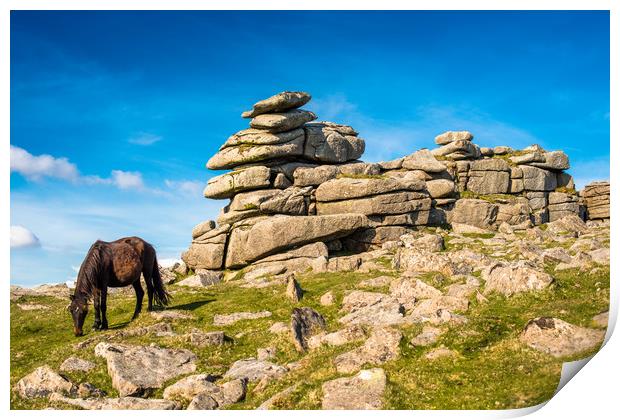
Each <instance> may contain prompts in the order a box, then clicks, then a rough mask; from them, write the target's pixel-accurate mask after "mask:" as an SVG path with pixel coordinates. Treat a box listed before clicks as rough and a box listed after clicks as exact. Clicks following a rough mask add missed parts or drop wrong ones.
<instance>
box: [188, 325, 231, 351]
mask: <svg viewBox="0 0 620 420" xmlns="http://www.w3.org/2000/svg"><path fill="white" fill-rule="evenodd" d="M189 342H190V343H191V344H193V345H194V346H196V347H198V348H204V347H211V346H222V345H224V343H225V342H226V335H225V334H224V331H212V332H204V331H201V330H199V329H197V328H194V329H192V332H190V333H189Z"/></svg>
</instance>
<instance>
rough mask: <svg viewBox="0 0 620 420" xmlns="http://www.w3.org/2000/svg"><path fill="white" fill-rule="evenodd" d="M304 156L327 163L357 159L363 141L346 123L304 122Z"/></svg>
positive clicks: (362, 147)
mask: <svg viewBox="0 0 620 420" xmlns="http://www.w3.org/2000/svg"><path fill="white" fill-rule="evenodd" d="M304 129H305V130H306V144H305V147H304V157H306V158H307V159H310V160H315V161H319V162H327V163H342V162H348V161H350V160H355V159H359V158H360V156H362V154H363V153H364V148H365V142H364V140H362V139H361V138H359V137H357V132H356V131H355V130H353V129H352V128H351V127H349V126H347V125H340V124H335V123H332V122H320V123H312V124H306V126H305V128H304Z"/></svg>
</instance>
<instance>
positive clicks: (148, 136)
mask: <svg viewBox="0 0 620 420" xmlns="http://www.w3.org/2000/svg"><path fill="white" fill-rule="evenodd" d="M162 139H163V137H162V136H158V135H157V134H152V133H145V132H143V131H141V132H139V133H138V134H136V135H135V136H133V137H131V138H130V139H129V143H131V144H138V145H140V146H150V145H151V144H154V143H157V142H158V141H160V140H162Z"/></svg>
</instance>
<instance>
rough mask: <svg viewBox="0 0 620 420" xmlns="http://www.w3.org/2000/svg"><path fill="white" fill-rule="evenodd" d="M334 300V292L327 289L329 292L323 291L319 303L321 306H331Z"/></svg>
mask: <svg viewBox="0 0 620 420" xmlns="http://www.w3.org/2000/svg"><path fill="white" fill-rule="evenodd" d="M335 300H336V297H335V296H334V292H332V291H329V292H326V293H324V294H323V295H322V296H321V298H320V300H319V303H320V304H321V305H322V306H331V305H333V304H334V302H335Z"/></svg>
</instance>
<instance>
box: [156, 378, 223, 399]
mask: <svg viewBox="0 0 620 420" xmlns="http://www.w3.org/2000/svg"><path fill="white" fill-rule="evenodd" d="M215 380H216V377H215V376H212V375H207V374H204V373H201V374H198V375H190V376H186V377H185V378H183V379H181V380H180V381H178V382H175V383H174V384H172V385H170V386H168V387H166V389H164V394H163V395H164V398H165V399H167V400H188V401H189V400H191V399H192V398H194V397H195V396H196V395H198V394H200V393H201V392H204V391H213V390H215V389H217V388H218V386H217V385H215V383H214V382H215Z"/></svg>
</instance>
